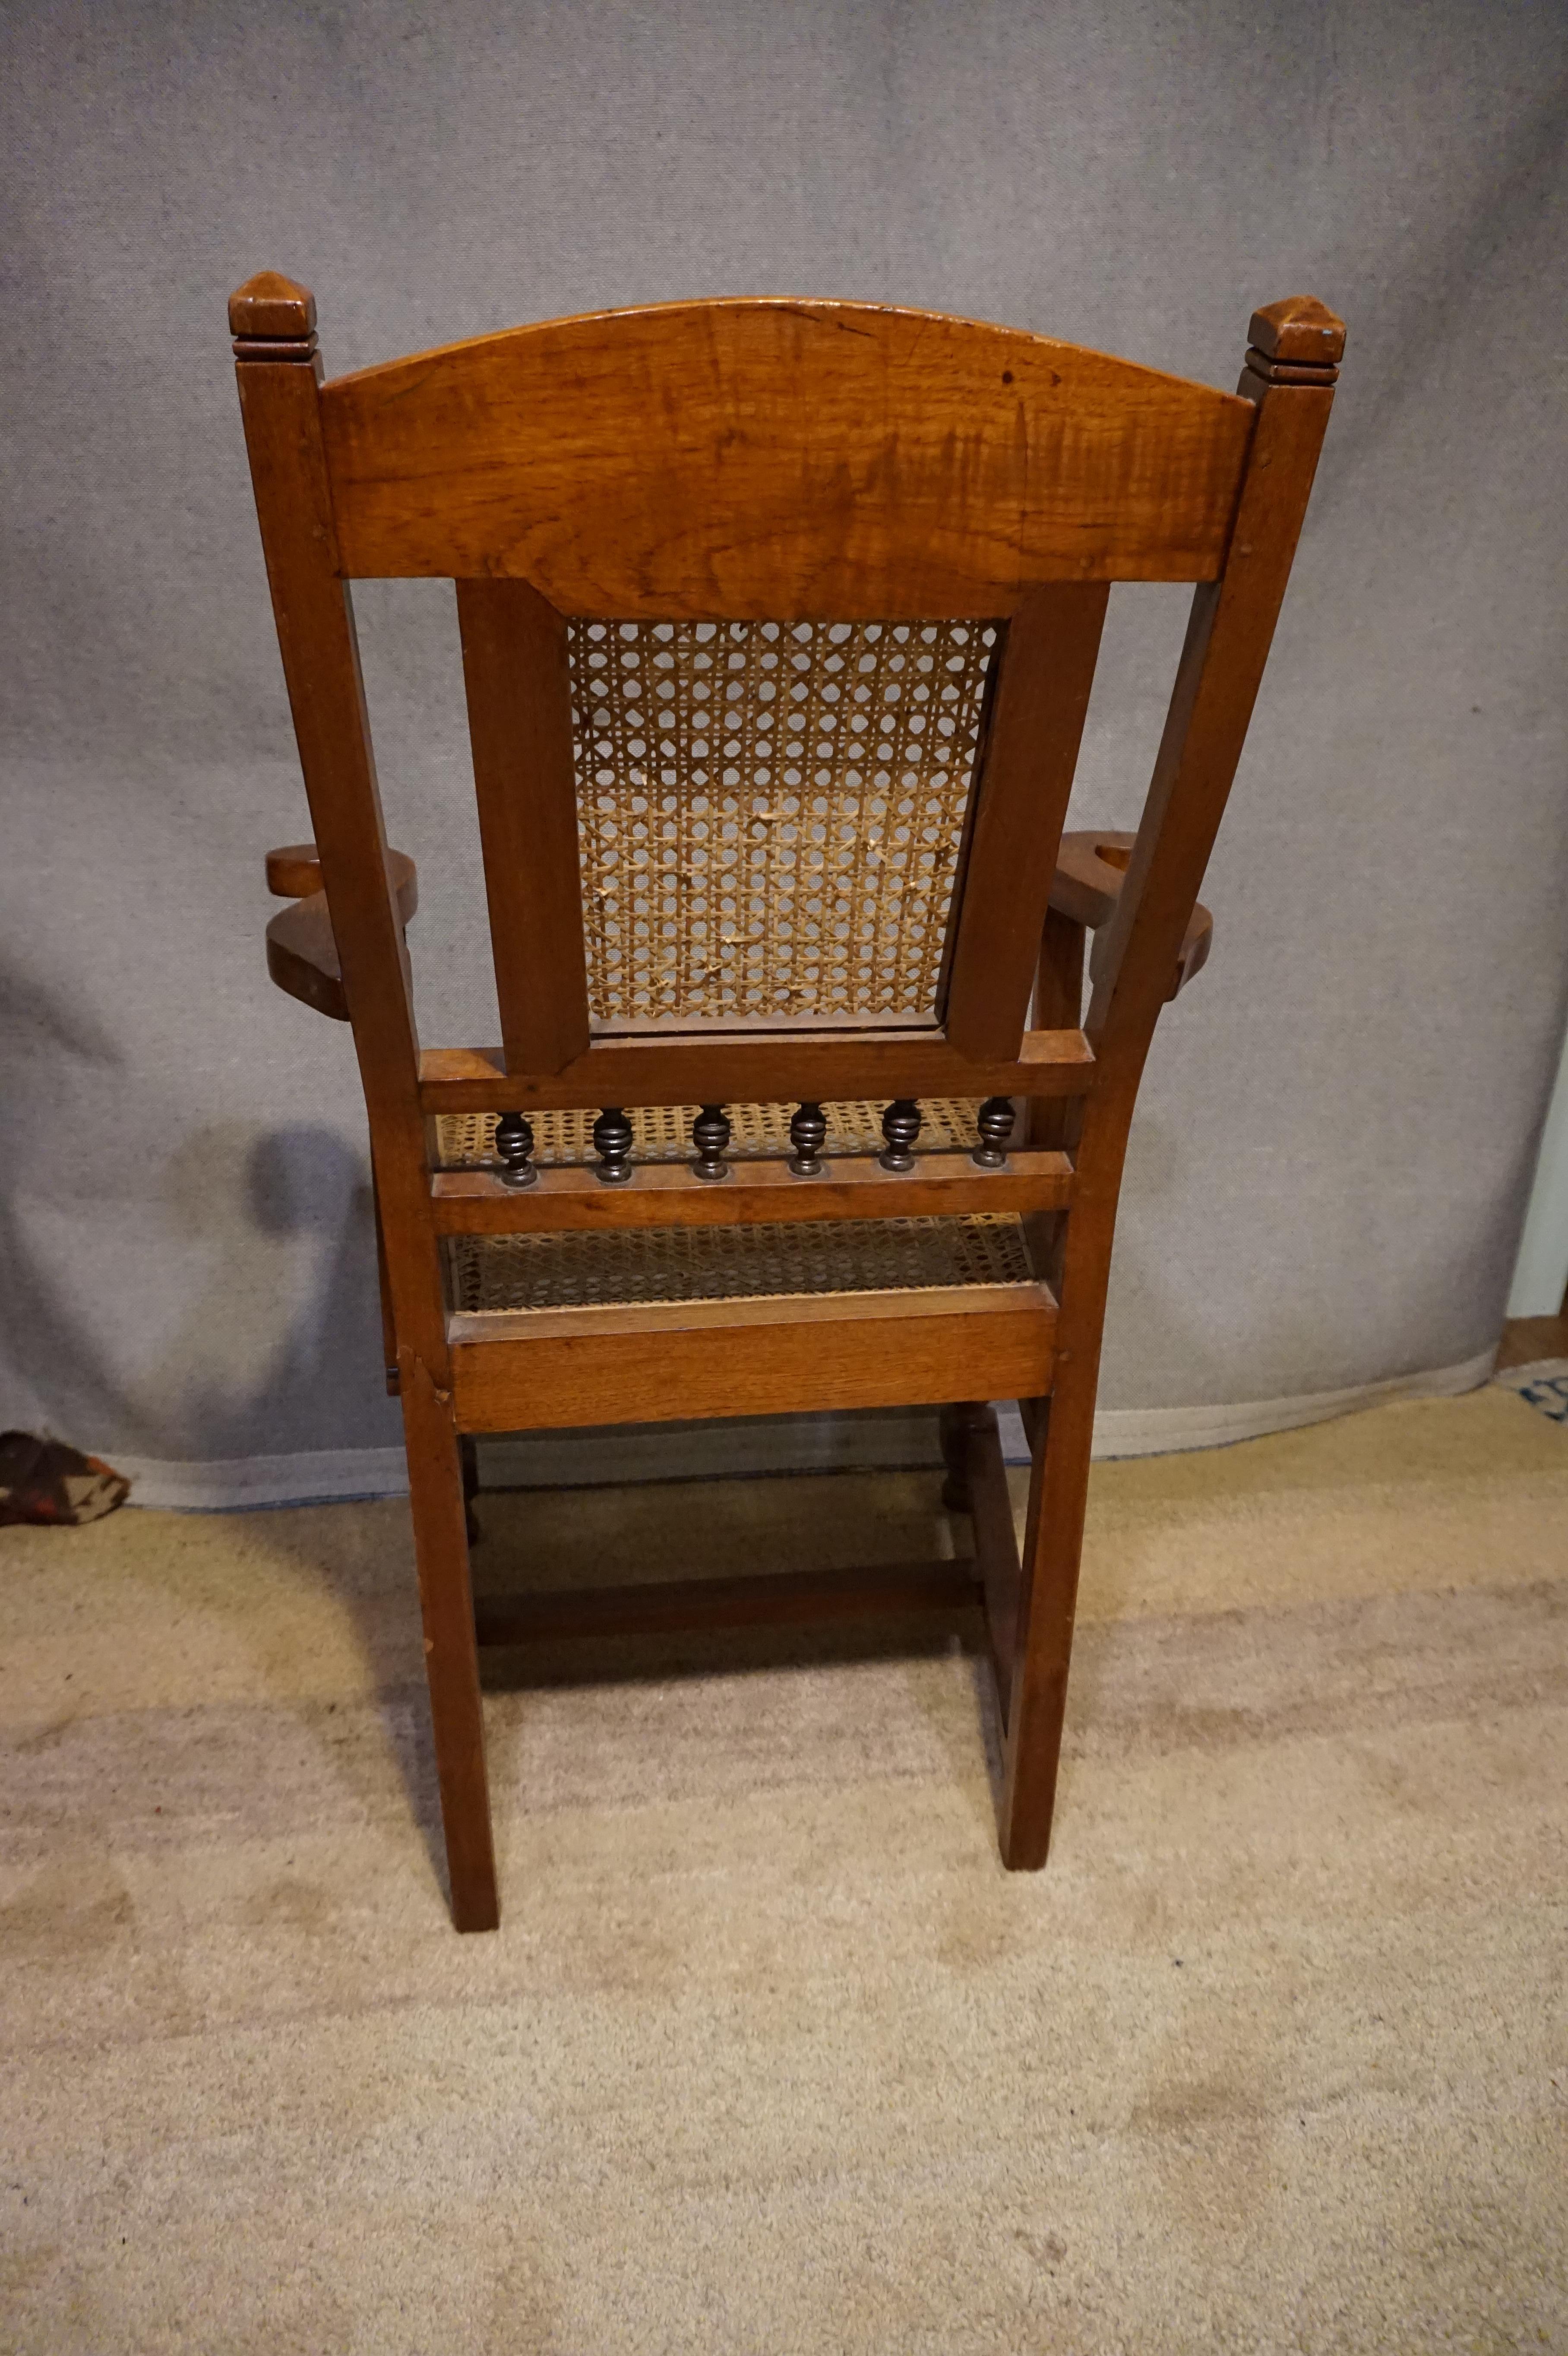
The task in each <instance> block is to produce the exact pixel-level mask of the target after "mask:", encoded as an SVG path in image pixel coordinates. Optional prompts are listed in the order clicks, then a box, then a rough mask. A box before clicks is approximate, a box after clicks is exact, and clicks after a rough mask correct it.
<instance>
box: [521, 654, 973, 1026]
mask: <svg viewBox="0 0 1568 2356" xmlns="http://www.w3.org/2000/svg"><path fill="white" fill-rule="evenodd" d="M1004 633H1005V625H1003V624H999V623H997V622H994V621H984V620H972V621H961V622H923V623H920V622H916V623H899V622H853V623H850V622H837V623H806V622H797V623H793V624H791V623H779V622H775V621H765V622H725V623H714V622H678V621H677V622H670V621H659V622H626V621H622V622H613V621H586V620H578V621H573V622H571V623H570V624H569V625H568V630H567V643H568V654H569V662H570V670H571V700H572V724H573V737H574V745H575V759H576V786H577V799H578V829H579V844H580V851H581V866H582V907H583V923H584V930H585V933H586V937H587V945H588V981H589V1004H590V1007H591V1009H592V1012H593V1014H594V1015H596V1016H598V1017H600V1018H601V1019H602V1020H607V1021H613V1022H621V1023H624V1022H627V1021H633V1022H636V1021H653V1020H659V1019H664V1020H670V1021H681V1020H690V1019H691V1018H693V1017H695V1018H699V1019H706V1020H711V1021H717V1020H720V1019H723V1018H732V1019H736V1020H741V1019H745V1018H752V1019H757V1018H768V1017H773V1018H774V1019H777V1018H780V1017H790V1016H805V1015H816V1016H822V1017H826V1018H829V1019H831V1018H834V1017H852V1016H862V1017H866V1018H873V1019H874V1018H880V1019H882V1020H884V1021H886V1020H889V1019H894V1020H896V1019H898V1018H900V1017H906V1018H924V1019H925V1020H927V1021H930V1020H933V1019H934V1016H935V1013H936V1010H937V996H938V987H939V981H940V978H941V971H942V964H943V949H944V938H945V934H946V926H947V922H948V916H949V911H950V907H951V904H952V900H953V894H954V886H955V879H956V877H957V874H958V869H959V861H960V855H961V851H962V848H963V844H964V838H965V818H966V812H967V809H968V805H969V799H970V792H971V786H972V781H973V777H974V774H975V768H976V758H977V755H978V753H979V750H980V745H981V737H982V726H983V720H984V714H985V706H986V697H987V680H988V679H989V677H990V675H991V672H992V669H993V668H994V665H995V662H996V659H997V652H998V648H999V641H1000V639H1001V637H1003V635H1004Z"/></svg>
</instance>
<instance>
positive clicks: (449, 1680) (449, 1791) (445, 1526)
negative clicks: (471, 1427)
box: [401, 1354, 500, 1931]
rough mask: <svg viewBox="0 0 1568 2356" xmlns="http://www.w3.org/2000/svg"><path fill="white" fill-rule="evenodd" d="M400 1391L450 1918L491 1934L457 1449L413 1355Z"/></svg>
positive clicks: (493, 1907) (485, 1800)
mask: <svg viewBox="0 0 1568 2356" xmlns="http://www.w3.org/2000/svg"><path fill="white" fill-rule="evenodd" d="M401 1397H402V1405H403V1434H404V1438H405V1440H406V1441H407V1443H408V1452H409V1500H410V1504H411V1507H412V1509H413V1526H414V1554H415V1559H416V1562H417V1564H418V1569H419V1586H420V1611H421V1614H422V1616H423V1620H424V1649H425V1669H426V1673H427V1675H428V1677H429V1680H430V1709H431V1718H432V1723H433V1726H434V1730H435V1762H436V1772H437V1774H438V1776H439V1778H440V1783H441V1814H442V1822H443V1826H444V1828H445V1833H446V1863H447V1872H448V1875H449V1878H450V1880H451V1885H452V1919H453V1922H454V1923H455V1924H456V1926H457V1928H458V1930H460V1931H493V1930H494V1929H495V1928H496V1924H497V1922H499V1921H500V1906H499V1901H498V1900H497V1897H496V1852H495V1846H494V1843H493V1841H492V1838H491V1832H490V1793H489V1785H488V1783H487V1781H486V1778H485V1726H484V1719H483V1717H482V1714H481V1709H480V1700H479V1652H478V1646H477V1644H475V1634H474V1597H473V1590H472V1589H471V1587H470V1584H469V1577H468V1530H467V1507H466V1500H465V1498H464V1479H463V1457H462V1451H461V1447H460V1444H459V1440H458V1434H457V1431H456V1429H455V1427H454V1426H453V1419H452V1408H451V1405H450V1403H449V1402H448V1401H447V1400H446V1399H445V1398H443V1396H442V1394H441V1393H440V1392H438V1391H437V1389H436V1387H435V1385H434V1384H433V1383H432V1380H431V1377H430V1375H429V1373H428V1372H427V1371H426V1369H425V1367H424V1366H423V1365H421V1362H420V1360H419V1359H418V1358H416V1357H414V1356H413V1355H411V1354H408V1355H405V1358H404V1363H403V1368H402V1384H401Z"/></svg>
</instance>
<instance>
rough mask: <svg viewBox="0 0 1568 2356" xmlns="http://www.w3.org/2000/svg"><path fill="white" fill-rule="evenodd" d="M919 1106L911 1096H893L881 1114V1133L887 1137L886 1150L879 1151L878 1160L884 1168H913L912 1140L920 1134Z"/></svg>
mask: <svg viewBox="0 0 1568 2356" xmlns="http://www.w3.org/2000/svg"><path fill="white" fill-rule="evenodd" d="M920 1126H921V1124H920V1107H919V1105H917V1104H916V1102H915V1100H914V1098H912V1097H895V1098H894V1099H893V1101H892V1103H891V1105H890V1106H889V1107H888V1108H887V1110H886V1112H885V1113H884V1114H883V1115H882V1135H883V1136H884V1137H885V1138H886V1139H887V1141H888V1145H887V1151H886V1152H885V1153H879V1154H878V1156H877V1159H878V1161H879V1162H880V1163H881V1165H882V1168H883V1169H884V1170H896V1171H900V1172H902V1171H905V1170H912V1169H913V1168H914V1141H915V1139H916V1138H917V1137H918V1136H919V1135H920Z"/></svg>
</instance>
